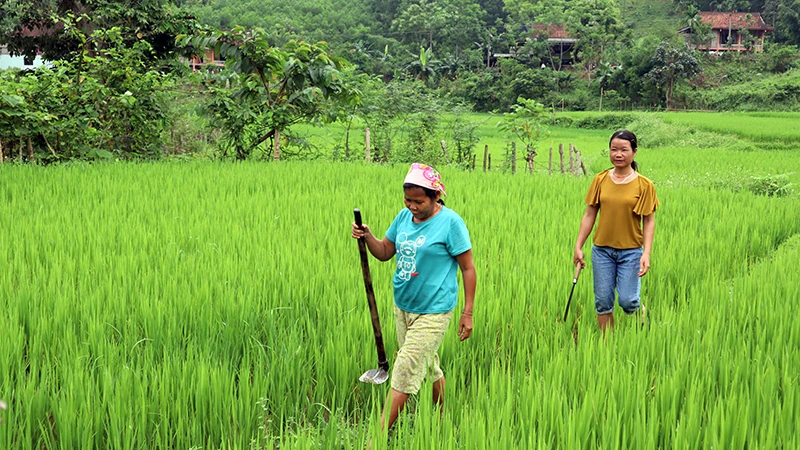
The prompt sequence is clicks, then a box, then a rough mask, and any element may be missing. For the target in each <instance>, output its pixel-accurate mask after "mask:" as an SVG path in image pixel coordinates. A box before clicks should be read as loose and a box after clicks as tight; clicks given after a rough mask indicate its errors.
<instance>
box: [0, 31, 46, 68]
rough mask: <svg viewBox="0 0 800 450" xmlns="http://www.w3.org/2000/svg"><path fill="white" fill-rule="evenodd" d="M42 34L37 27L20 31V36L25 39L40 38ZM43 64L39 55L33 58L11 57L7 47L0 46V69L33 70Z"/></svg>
mask: <svg viewBox="0 0 800 450" xmlns="http://www.w3.org/2000/svg"><path fill="white" fill-rule="evenodd" d="M44 33H45V31H44V30H42V29H40V28H38V27H34V28H33V29H30V30H29V29H27V28H23V29H22V36H25V37H36V36H41V35H42V34H44ZM45 64H46V63H45V61H44V60H42V56H41V55H40V54H37V55H36V56H34V57H33V58H28V57H25V56H12V55H11V54H10V52H9V51H8V46H7V45H0V69H14V68H16V69H34V68H36V67H40V66H43V65H45Z"/></svg>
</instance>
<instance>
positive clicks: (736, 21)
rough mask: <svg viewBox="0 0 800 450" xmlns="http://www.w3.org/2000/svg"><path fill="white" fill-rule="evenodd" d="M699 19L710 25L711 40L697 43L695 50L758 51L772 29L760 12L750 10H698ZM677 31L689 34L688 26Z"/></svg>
mask: <svg viewBox="0 0 800 450" xmlns="http://www.w3.org/2000/svg"><path fill="white" fill-rule="evenodd" d="M698 15H699V16H700V21H701V22H702V23H705V24H707V25H709V26H710V27H711V40H710V41H708V43H707V44H700V45H697V46H696V47H695V48H696V49H697V50H705V51H709V52H730V51H733V52H744V51H756V52H760V51H762V50H763V48H764V39H765V37H766V35H767V33H769V32H771V31H773V30H774V28H773V27H772V26H770V25H767V23H766V22H764V19H763V18H762V17H761V14H760V13H756V12H753V13H750V12H711V11H703V12H699V13H698ZM679 33H683V34H685V35H689V34H691V30H690V29H689V27H686V28H682V29H681V30H679Z"/></svg>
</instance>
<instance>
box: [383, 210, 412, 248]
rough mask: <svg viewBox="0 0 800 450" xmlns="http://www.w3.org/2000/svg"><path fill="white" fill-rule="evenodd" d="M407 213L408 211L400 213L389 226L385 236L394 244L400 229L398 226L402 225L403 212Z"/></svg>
mask: <svg viewBox="0 0 800 450" xmlns="http://www.w3.org/2000/svg"><path fill="white" fill-rule="evenodd" d="M405 211H407V210H405V209H404V210H403V211H400V212H399V213H398V214H397V216H395V218H394V220H393V221H392V224H391V225H389V229H388V230H386V234H385V236H386V239H388V240H390V241H391V242H392V243H393V244H394V243H395V241H396V240H397V227H398V224H399V223H400V220H401V217H402V216H403V212H405Z"/></svg>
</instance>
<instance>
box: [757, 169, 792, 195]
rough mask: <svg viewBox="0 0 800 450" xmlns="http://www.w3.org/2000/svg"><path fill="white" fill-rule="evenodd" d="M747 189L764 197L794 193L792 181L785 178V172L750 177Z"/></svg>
mask: <svg viewBox="0 0 800 450" xmlns="http://www.w3.org/2000/svg"><path fill="white" fill-rule="evenodd" d="M747 189H748V190H749V191H750V192H752V193H754V194H756V195H763V196H765V197H787V196H789V195H791V194H793V193H794V189H792V183H791V182H790V181H789V180H788V179H787V176H786V174H782V175H767V176H764V177H755V176H754V177H750V180H749V181H748V183H747Z"/></svg>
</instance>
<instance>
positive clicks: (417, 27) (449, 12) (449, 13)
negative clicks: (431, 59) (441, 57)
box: [392, 0, 485, 53]
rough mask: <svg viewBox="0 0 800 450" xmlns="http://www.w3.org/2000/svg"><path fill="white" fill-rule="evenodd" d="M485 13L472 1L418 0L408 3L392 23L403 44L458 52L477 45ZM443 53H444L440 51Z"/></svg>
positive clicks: (393, 29)
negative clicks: (475, 41) (477, 35)
mask: <svg viewBox="0 0 800 450" xmlns="http://www.w3.org/2000/svg"><path fill="white" fill-rule="evenodd" d="M484 15H485V13H484V11H483V9H481V7H480V5H479V4H476V3H474V2H472V1H469V0H418V1H415V2H413V3H410V4H408V5H407V6H406V7H405V9H403V10H402V11H400V12H399V14H398V15H397V17H396V18H395V19H394V20H393V21H392V31H393V32H396V33H398V34H399V35H400V36H402V38H401V42H404V43H406V44H412V45H422V46H424V47H426V48H430V49H434V48H438V46H439V45H441V46H442V47H443V48H442V50H444V51H450V52H457V51H458V50H459V49H465V48H468V47H471V46H472V45H473V41H474V39H473V37H474V36H475V35H476V34H477V33H479V32H480V30H482V29H483V27H484V23H483V17H484ZM440 53H441V52H440Z"/></svg>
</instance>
